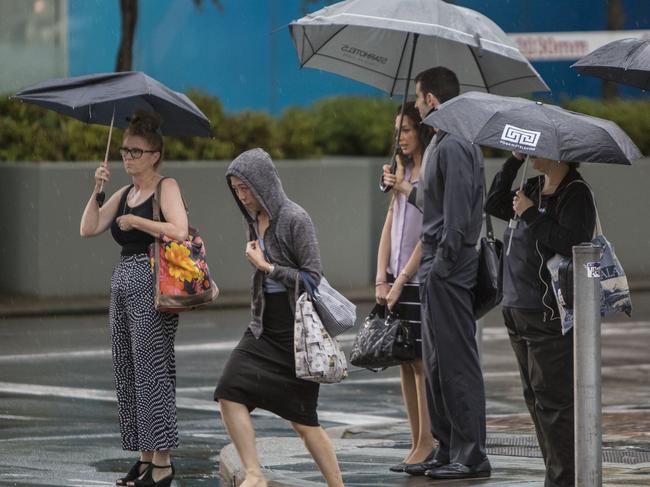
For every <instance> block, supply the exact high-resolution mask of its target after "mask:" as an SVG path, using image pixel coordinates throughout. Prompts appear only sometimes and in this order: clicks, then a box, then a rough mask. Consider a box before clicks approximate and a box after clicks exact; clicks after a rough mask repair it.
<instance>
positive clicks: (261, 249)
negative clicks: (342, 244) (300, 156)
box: [214, 149, 343, 487]
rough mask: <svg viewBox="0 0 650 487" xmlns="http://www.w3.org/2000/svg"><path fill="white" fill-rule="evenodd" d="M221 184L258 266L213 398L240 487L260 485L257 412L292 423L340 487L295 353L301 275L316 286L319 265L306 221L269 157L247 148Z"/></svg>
mask: <svg viewBox="0 0 650 487" xmlns="http://www.w3.org/2000/svg"><path fill="white" fill-rule="evenodd" d="M226 179H227V181H228V186H229V187H230V189H231V191H232V193H233V196H234V197H235V201H236V202H237V204H238V205H239V208H240V210H241V211H242V213H243V215H244V219H245V221H246V224H247V227H248V243H247V245H246V250H245V255H246V258H247V259H248V260H249V261H250V263H251V264H252V265H253V266H254V267H255V274H254V275H253V286H252V296H251V312H252V318H251V322H250V324H249V325H248V328H247V330H246V332H245V333H244V336H243V338H242V339H241V341H240V342H239V344H238V345H237V347H235V349H234V350H233V352H232V354H231V356H230V358H229V359H228V362H227V363H226V366H225V368H224V371H223V374H222V376H221V378H220V379H219V383H218V385H217V388H216V390H215V392H214V398H215V400H216V401H219V403H220V405H221V415H222V418H223V421H224V423H225V425H226V428H227V430H228V434H229V435H230V438H231V439H232V441H233V443H234V444H235V447H236V449H237V452H238V453H239V456H240V458H241V461H242V464H243V465H244V468H245V469H246V479H245V481H244V483H242V484H241V485H242V486H246V487H252V486H265V485H266V481H265V480H264V476H263V474H262V471H261V468H260V464H259V461H258V459H257V452H256V449H255V431H254V430H253V425H252V422H251V419H250V412H251V411H252V410H253V409H255V408H257V407H259V408H262V409H266V410H268V411H271V412H273V413H275V414H277V415H278V416H280V417H282V418H284V419H287V420H288V421H290V423H291V426H292V427H293V428H294V429H295V430H296V432H297V433H298V434H299V435H300V436H301V438H302V439H303V441H304V442H305V445H306V446H307V449H308V450H309V452H310V453H311V454H312V456H313V457H314V460H315V461H316V463H317V464H318V467H319V468H320V470H321V472H322V474H323V476H324V477H325V480H326V481H327V484H328V486H342V485H343V480H342V478H341V472H340V469H339V466H338V462H337V459H336V454H335V452H334V447H333V446H332V443H331V441H330V440H329V437H328V436H327V434H326V433H325V430H323V428H322V427H321V426H320V425H319V423H318V415H317V413H316V407H317V404H318V392H319V384H317V383H315V382H308V381H305V380H302V379H298V378H296V372H295V365H294V363H295V362H294V351H293V330H294V318H293V316H294V311H295V302H294V301H293V299H294V289H295V286H296V285H298V283H297V281H296V278H297V276H298V270H300V271H304V272H306V273H308V274H309V275H310V276H311V277H312V278H313V279H314V281H315V282H316V283H318V282H320V278H321V263H320V251H319V248H318V241H317V240H316V232H315V230H314V226H313V224H312V221H311V218H310V217H309V215H308V214H307V212H306V211H305V210H304V209H303V208H301V207H300V206H299V205H297V204H296V203H294V202H293V201H291V200H290V199H289V198H287V196H286V194H285V193H284V189H283V188H282V183H281V181H280V178H279V177H278V173H277V171H276V169H275V166H274V165H273V162H272V161H271V158H270V157H269V155H268V154H267V153H266V152H265V151H263V150H262V149H252V150H249V151H246V152H244V153H242V154H241V155H239V156H238V157H237V158H236V159H235V160H234V161H233V162H232V163H231V164H230V166H229V167H228V170H227V172H226Z"/></svg>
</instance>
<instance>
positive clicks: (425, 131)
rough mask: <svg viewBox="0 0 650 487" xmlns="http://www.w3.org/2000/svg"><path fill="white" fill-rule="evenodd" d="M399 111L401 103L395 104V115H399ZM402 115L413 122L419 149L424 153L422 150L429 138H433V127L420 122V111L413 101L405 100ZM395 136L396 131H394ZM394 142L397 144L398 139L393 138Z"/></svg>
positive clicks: (429, 140)
mask: <svg viewBox="0 0 650 487" xmlns="http://www.w3.org/2000/svg"><path fill="white" fill-rule="evenodd" d="M400 113H402V105H398V106H397V113H396V115H397V116H399V114H400ZM404 117H405V118H406V117H408V118H409V120H410V121H411V122H412V123H413V127H414V128H415V130H417V131H418V141H419V142H420V149H421V150H422V152H423V153H424V150H425V149H426V148H427V146H428V145H429V142H431V139H432V138H433V127H429V126H428V125H425V124H423V123H422V118H421V117H420V112H419V111H418V109H417V107H416V106H415V102H412V101H408V102H406V105H405V106H404ZM395 136H397V133H395ZM395 143H397V144H399V141H398V140H397V139H395Z"/></svg>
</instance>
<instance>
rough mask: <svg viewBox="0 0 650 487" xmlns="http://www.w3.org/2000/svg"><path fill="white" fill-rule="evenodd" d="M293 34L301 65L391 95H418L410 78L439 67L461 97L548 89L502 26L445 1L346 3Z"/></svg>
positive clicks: (295, 27) (293, 27)
mask: <svg viewBox="0 0 650 487" xmlns="http://www.w3.org/2000/svg"><path fill="white" fill-rule="evenodd" d="M289 29H290V31H291V36H292V38H293V42H294V45H295V47H296V50H297V52H298V57H299V59H300V66H301V67H304V66H306V67H310V68H317V69H322V70H324V71H329V72H332V73H336V74H339V75H341V76H345V77H347V78H352V79H355V80H357V81H360V82H362V83H365V84H368V85H370V86H374V87H376V88H379V89H380V90H382V91H384V92H386V93H389V94H390V95H391V96H393V95H395V94H399V95H403V94H404V93H405V92H408V93H414V92H415V85H414V83H413V81H412V78H411V76H409V72H411V71H412V73H413V75H416V74H417V73H419V72H421V71H424V70H425V69H428V68H431V67H434V66H445V67H447V68H449V69H451V70H453V71H454V72H455V73H456V75H457V76H458V79H459V81H460V85H461V91H469V90H479V91H488V92H491V93H498V94H503V95H514V94H521V93H529V92H532V91H549V88H548V86H547V85H546V83H544V81H543V80H542V78H541V77H540V75H539V74H538V73H537V72H536V71H535V69H534V68H533V67H532V66H531V65H530V63H529V62H528V60H527V59H526V58H525V57H524V56H523V54H521V52H520V51H519V50H518V49H517V48H516V47H515V46H514V44H513V42H512V41H511V40H510V39H509V38H508V36H507V35H506V34H505V33H504V32H503V31H502V30H501V28H500V27H499V26H498V25H496V24H495V23H494V22H492V21H491V20H490V19H488V18H487V17H485V16H484V15H482V14H480V13H478V12H475V11H474V10H470V9H468V8H463V7H457V6H455V5H450V4H448V3H445V2H444V1H442V0H386V1H382V2H378V1H376V0H347V1H344V2H340V3H337V4H334V5H332V6H330V7H326V8H323V9H321V10H318V11H317V12H314V13H312V14H309V15H307V16H305V17H303V18H301V19H300V20H297V21H295V22H292V23H291V24H290V25H289ZM407 80H408V82H407ZM407 85H410V86H407Z"/></svg>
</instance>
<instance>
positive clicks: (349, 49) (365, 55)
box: [341, 44, 388, 64]
mask: <svg viewBox="0 0 650 487" xmlns="http://www.w3.org/2000/svg"><path fill="white" fill-rule="evenodd" d="M341 51H343V52H344V53H346V54H348V55H352V56H357V57H358V58H362V59H364V60H369V61H374V62H377V63H381V64H386V63H387V62H388V58H387V57H385V56H380V55H379V54H375V53H373V52H368V51H364V50H363V49H359V48H358V47H354V46H349V45H348V44H344V45H343V46H341Z"/></svg>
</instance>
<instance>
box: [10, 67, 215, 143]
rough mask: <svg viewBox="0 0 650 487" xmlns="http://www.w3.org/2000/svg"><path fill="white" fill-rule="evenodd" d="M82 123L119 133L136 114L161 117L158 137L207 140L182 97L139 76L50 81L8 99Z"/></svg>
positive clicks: (206, 127)
mask: <svg viewBox="0 0 650 487" xmlns="http://www.w3.org/2000/svg"><path fill="white" fill-rule="evenodd" d="M14 97H15V98H19V99H21V100H24V101H26V102H29V103H34V104H36V105H39V106H42V107H44V108H48V109H50V110H54V111H56V112H59V113H62V114H64V115H69V116H71V117H74V118H76V119H78V120H81V121H82V122H86V123H94V124H99V125H111V121H112V119H113V115H114V120H115V123H114V124H115V126H117V127H121V128H125V127H127V126H128V125H129V117H131V116H132V115H133V113H134V112H136V111H138V110H147V111H154V112H157V113H158V114H159V115H160V116H161V117H162V125H161V127H160V129H161V131H162V133H163V135H176V136H193V135H197V136H202V137H210V136H212V131H211V130H210V122H209V120H208V118H207V117H206V116H205V115H204V114H203V112H201V110H199V108H198V107H197V106H196V105H195V104H194V103H193V102H192V101H191V100H190V99H189V98H188V97H187V96H185V95H184V94H182V93H178V92H176V91H173V90H171V89H169V88H167V87H166V86H165V85H163V84H162V83H160V82H159V81H156V80H155V79H153V78H151V77H149V76H147V75H146V74H144V73H142V72H139V71H131V72H120V73H105V74H93V75H88V76H77V77H74V78H63V79H52V80H48V81H43V82H41V83H38V84H36V85H34V86H31V87H29V88H25V89H24V90H22V91H19V92H18V93H16V94H15V95H14Z"/></svg>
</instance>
